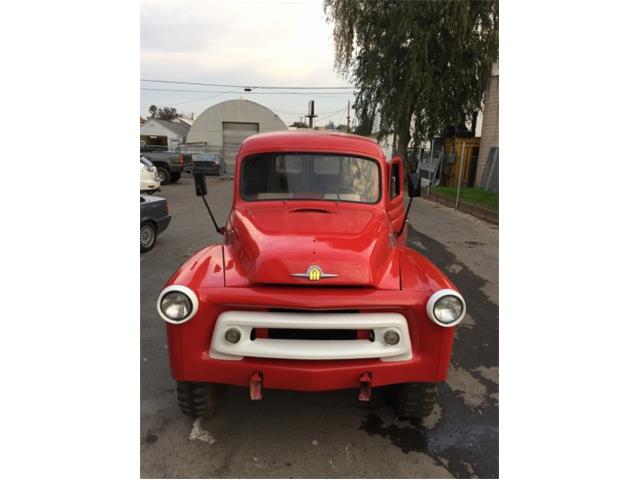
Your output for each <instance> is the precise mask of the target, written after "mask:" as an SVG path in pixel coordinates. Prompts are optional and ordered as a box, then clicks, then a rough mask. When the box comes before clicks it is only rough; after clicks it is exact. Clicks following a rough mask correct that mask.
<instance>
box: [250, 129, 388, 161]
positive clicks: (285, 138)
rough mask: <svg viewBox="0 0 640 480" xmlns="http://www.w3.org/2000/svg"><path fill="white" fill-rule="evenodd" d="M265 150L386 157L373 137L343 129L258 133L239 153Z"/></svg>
mask: <svg viewBox="0 0 640 480" xmlns="http://www.w3.org/2000/svg"><path fill="white" fill-rule="evenodd" d="M265 152H323V153H328V152H333V153H352V154H358V155H364V156H367V157H371V158H375V159H378V160H381V161H384V153H383V152H382V149H381V148H380V146H379V145H378V144H377V143H376V142H375V141H374V140H372V139H370V138H367V137H361V136H360V135H351V134H347V133H340V132H318V131H310V132H300V131H295V132H294V131H284V132H270V133H259V134H257V135H252V136H250V137H248V138H247V139H245V141H244V142H242V145H241V146H240V150H239V151H238V154H239V155H240V156H244V155H249V154H253V153H265Z"/></svg>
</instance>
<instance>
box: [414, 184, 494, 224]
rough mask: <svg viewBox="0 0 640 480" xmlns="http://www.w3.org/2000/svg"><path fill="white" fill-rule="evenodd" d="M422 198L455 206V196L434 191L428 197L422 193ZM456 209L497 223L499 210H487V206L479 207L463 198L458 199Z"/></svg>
mask: <svg viewBox="0 0 640 480" xmlns="http://www.w3.org/2000/svg"><path fill="white" fill-rule="evenodd" d="M422 198H424V199H425V200H431V201H432V202H436V203H440V204H442V205H445V206H447V207H452V208H455V206H456V199H455V198H451V197H448V196H446V195H441V194H439V193H435V192H429V196H428V197H427V196H426V194H423V195H422ZM458 210H460V211H461V212H464V213H468V214H469V215H471V216H474V217H476V218H479V219H480V220H484V221H485V222H488V223H492V224H494V225H499V222H498V218H499V212H494V211H493V210H489V209H487V208H484V207H480V206H479V205H474V204H473V203H468V202H465V201H463V200H460V202H459V204H458Z"/></svg>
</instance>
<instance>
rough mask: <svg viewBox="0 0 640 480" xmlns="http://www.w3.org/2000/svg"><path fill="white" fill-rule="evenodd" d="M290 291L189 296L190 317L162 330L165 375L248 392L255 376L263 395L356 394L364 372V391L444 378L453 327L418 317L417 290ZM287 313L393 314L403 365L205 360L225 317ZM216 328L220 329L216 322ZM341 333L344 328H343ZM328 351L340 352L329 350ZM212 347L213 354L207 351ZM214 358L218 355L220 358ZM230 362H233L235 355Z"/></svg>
mask: <svg viewBox="0 0 640 480" xmlns="http://www.w3.org/2000/svg"><path fill="white" fill-rule="evenodd" d="M308 293H309V292H305V291H301V289H296V288H290V287H282V288H281V287H269V288H229V287H226V288H206V289H202V290H200V291H197V292H196V294H197V295H198V297H199V301H200V307H199V310H198V312H197V314H196V315H195V316H194V317H193V318H192V319H191V320H189V321H188V322H186V323H184V324H182V325H172V324H166V328H167V337H168V346H169V354H170V360H171V372H172V375H173V377H174V378H175V379H176V380H179V381H197V382H210V383H222V384H230V385H239V386H249V383H250V378H251V376H252V375H253V373H254V372H256V371H257V372H260V373H261V374H262V379H263V386H264V388H275V389H286V390H302V391H321V390H335V389H344V388H358V387H359V386H360V378H361V377H362V374H363V373H364V372H367V373H369V374H370V375H371V378H372V382H371V384H372V386H374V387H375V386H382V385H391V384H397V383H406V382H438V381H442V380H444V379H445V378H446V375H447V370H448V367H449V360H450V356H451V347H452V343H453V336H454V328H443V327H440V326H438V325H436V324H434V323H433V322H432V321H431V320H429V319H428V317H427V316H426V311H425V304H426V295H425V293H424V292H419V291H390V290H374V289H358V291H357V292H356V293H354V292H353V291H348V290H347V289H332V288H323V289H317V290H314V291H313V295H308ZM273 309H277V310H291V311H295V312H301V311H303V312H304V313H305V314H308V313H316V314H317V313H323V312H324V313H330V312H336V311H344V310H350V311H353V310H356V311H357V312H358V313H360V314H365V313H384V314H390V313H391V314H397V315H398V316H400V317H403V318H404V319H405V320H406V326H407V329H408V335H409V338H410V358H409V359H404V360H397V359H392V361H383V359H382V357H381V356H379V355H377V354H376V355H377V356H374V357H370V358H349V359H345V358H343V359H335V358H328V359H313V360H312V359H308V358H307V359H295V358H293V359H292V358H286V359H283V358H265V357H252V356H242V358H241V359H238V358H234V359H222V358H213V357H214V356H215V355H212V352H211V343H212V338H213V337H214V331H215V329H216V325H217V323H218V321H219V320H220V319H224V318H225V317H224V316H223V314H224V313H225V312H233V311H236V312H237V311H242V312H260V313H261V314H262V315H264V313H268V311H269V310H273ZM220 324H221V325H222V322H221V323H220ZM345 328H346V327H345ZM334 348H338V349H339V348H340V345H335V346H334ZM215 350H216V349H215V347H214V351H215ZM221 353H222V352H221ZM236 357H237V356H236Z"/></svg>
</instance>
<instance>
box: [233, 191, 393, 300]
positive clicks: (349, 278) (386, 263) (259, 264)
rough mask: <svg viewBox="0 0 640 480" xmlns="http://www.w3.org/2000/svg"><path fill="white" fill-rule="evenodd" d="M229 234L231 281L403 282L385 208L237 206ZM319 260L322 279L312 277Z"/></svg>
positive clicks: (367, 284) (312, 284)
mask: <svg viewBox="0 0 640 480" xmlns="http://www.w3.org/2000/svg"><path fill="white" fill-rule="evenodd" d="M230 226H231V229H230V231H229V232H228V234H227V245H228V252H229V257H230V258H228V259H227V261H226V263H227V265H226V270H227V271H229V270H233V272H229V273H230V274H229V275H227V276H226V278H227V280H228V281H227V282H226V283H227V285H228V286H241V285H242V286H246V285H294V286H308V287H327V286H352V287H374V288H378V289H385V290H389V289H390V290H396V289H399V288H400V279H399V263H398V258H397V250H396V248H395V241H394V240H393V237H392V236H391V235H390V233H391V232H390V229H389V222H388V219H387V217H386V215H385V214H384V212H383V211H378V210H376V209H373V208H370V209H368V208H367V209H363V208H358V206H349V205H348V204H340V206H337V205H335V204H329V206H328V205H327V204H326V202H322V205H321V206H314V207H308V206H306V207H295V206H292V205H287V204H279V205H273V204H271V205H256V206H253V205H252V206H250V207H244V208H238V209H235V210H234V211H233V213H232V215H231V218H230ZM312 266H318V267H319V268H320V269H321V270H322V273H323V276H322V278H320V279H319V280H311V279H310V278H309V275H308V273H309V268H310V267H312Z"/></svg>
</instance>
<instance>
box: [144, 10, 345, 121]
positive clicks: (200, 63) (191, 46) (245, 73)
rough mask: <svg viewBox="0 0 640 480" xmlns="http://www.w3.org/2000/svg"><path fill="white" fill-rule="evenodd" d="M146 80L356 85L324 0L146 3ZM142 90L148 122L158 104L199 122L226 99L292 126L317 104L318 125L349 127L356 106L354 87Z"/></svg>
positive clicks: (149, 85)
mask: <svg viewBox="0 0 640 480" xmlns="http://www.w3.org/2000/svg"><path fill="white" fill-rule="evenodd" d="M140 78H141V79H150V80H168V81H181V82H197V83H215V84H231V85H236V84H237V85H247V86H285V87H291V86H313V87H317V86H346V85H349V82H348V80H347V79H345V78H343V77H341V76H340V75H339V74H338V73H337V72H336V71H335V70H334V44H333V38H332V25H330V24H328V23H327V21H326V19H325V16H324V12H323V8H322V0H299V1H295V0H208V1H207V0H190V1H176V0H142V2H141V6H140ZM140 88H141V90H140V115H141V116H142V117H146V116H147V115H148V108H149V106H150V105H152V104H154V105H157V106H158V107H164V106H167V107H175V108H176V109H177V110H178V111H181V112H184V113H185V114H186V115H190V114H192V113H193V115H194V118H197V116H198V115H199V114H200V113H201V112H202V111H204V110H205V109H206V108H208V107H210V106H211V105H214V104H216V103H218V102H221V101H224V100H231V99H237V98H247V99H250V100H253V101H255V102H258V103H260V104H262V105H264V106H266V107H268V108H270V109H271V110H273V111H274V112H276V113H277V114H278V115H279V116H280V118H282V120H283V121H284V122H285V123H286V124H287V125H290V124H291V123H292V122H294V121H296V120H298V119H299V117H300V116H302V115H305V114H306V113H307V103H308V101H309V100H311V99H313V100H315V110H316V114H317V115H318V118H317V119H315V125H325V124H326V123H328V122H329V121H330V120H332V121H333V122H334V123H335V124H336V125H338V124H340V123H346V111H347V101H348V100H351V105H353V100H354V97H353V95H352V91H351V90H339V91H331V90H328V91H317V92H316V93H308V92H300V91H298V92H297V93H299V94H295V95H293V94H291V95H284V94H280V93H278V94H274V93H273V91H263V93H260V89H255V90H253V91H252V92H251V93H246V92H244V91H243V89H242V88H229V87H216V86H206V85H197V86H195V85H183V84H182V85H181V84H168V83H153V82H146V81H141V82H140ZM146 89H156V90H146ZM160 90H181V91H160ZM221 92H231V93H221ZM269 92H271V93H269ZM352 116H353V111H352Z"/></svg>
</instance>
